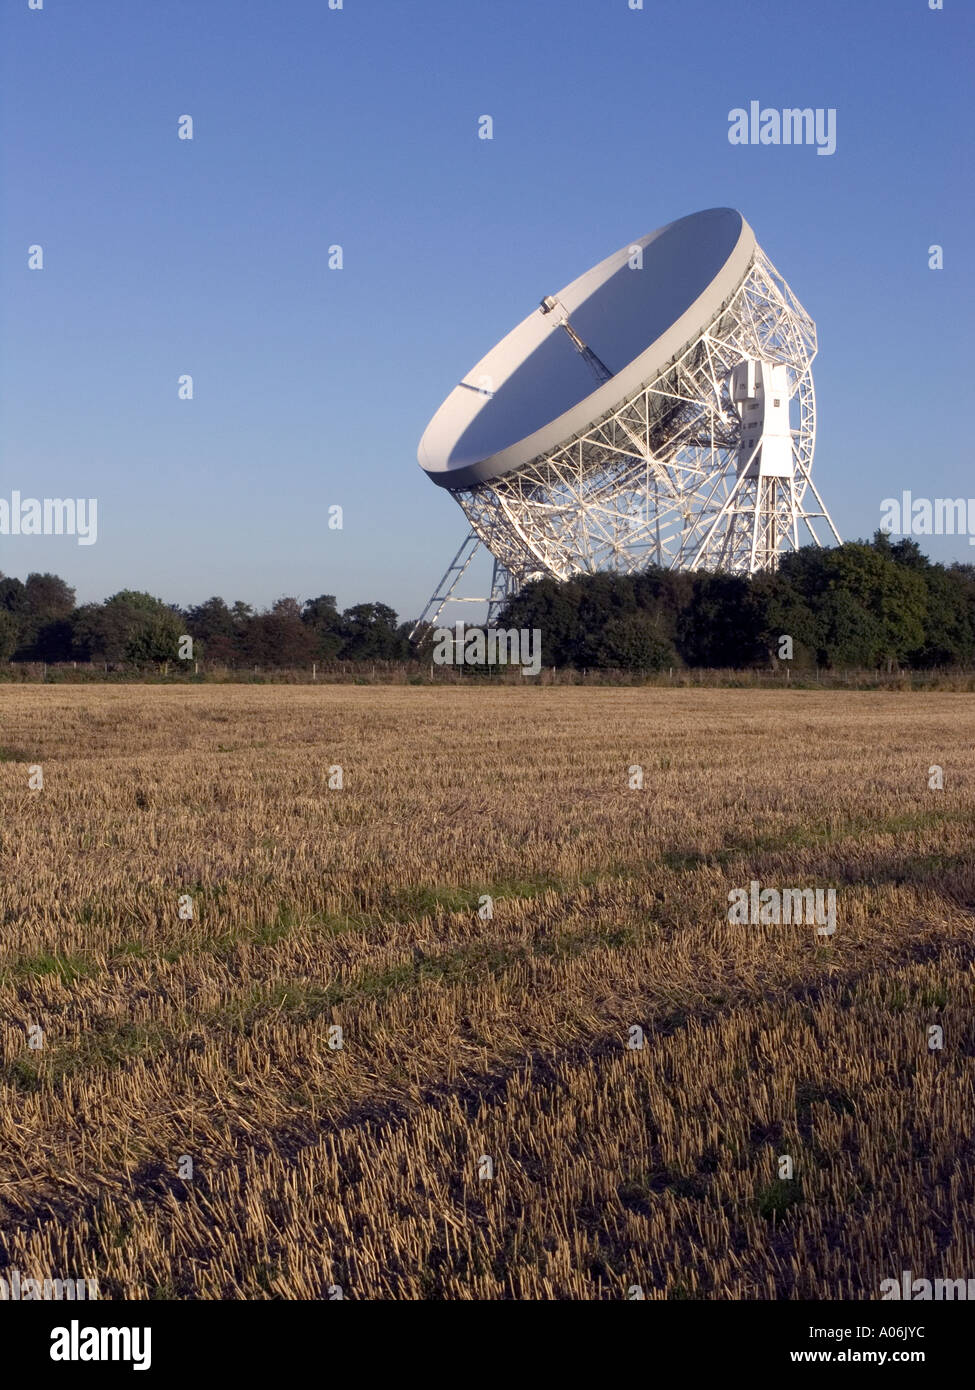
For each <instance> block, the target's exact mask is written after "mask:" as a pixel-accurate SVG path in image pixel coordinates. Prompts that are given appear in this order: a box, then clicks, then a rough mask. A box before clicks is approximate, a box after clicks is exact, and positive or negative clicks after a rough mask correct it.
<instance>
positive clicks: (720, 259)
mask: <svg viewBox="0 0 975 1390" xmlns="http://www.w3.org/2000/svg"><path fill="white" fill-rule="evenodd" d="M637 247H639V248H640V250H641V252H642V265H638V268H633V267H634V262H638V261H639V259H640V258H638V257H636V256H635V248H637ZM755 249H756V242H755V234H754V232H753V231H752V229H751V227H750V226H749V225H748V223H747V222H746V221H745V219H744V218H743V217H742V215H741V213H740V212H736V211H735V210H734V209H733V208H710V209H708V210H707V211H705V212H696V213H693V214H692V215H691V216H689V217H681V218H679V219H678V221H676V222H671V223H669V224H668V225H667V226H666V227H661V228H660V229H659V230H658V231H655V232H651V233H650V235H649V236H645V237H643V238H641V239H640V240H639V241H635V242H631V243H629V244H628V245H627V246H625V247H623V248H622V249H621V250H619V251H617V252H616V253H615V254H614V255H612V256H608V257H607V258H606V260H604V261H600V263H599V264H598V265H596V266H594V267H593V268H592V269H591V270H588V271H586V273H585V274H584V275H580V276H579V278H578V279H576V280H573V281H572V283H571V284H569V285H566V287H565V288H564V289H562V290H560V291H559V292H558V294H557V295H555V296H554V299H555V300H556V301H557V302H558V305H557V308H556V309H555V310H554V311H550V312H545V311H544V309H543V308H542V307H539V308H537V309H536V310H535V311H534V312H533V313H531V314H529V315H528V317H527V318H525V319H523V320H522V322H521V323H520V324H519V325H518V326H517V328H514V329H512V331H511V332H510V333H509V334H508V335H507V337H506V338H503V339H502V340H501V342H500V343H498V345H497V346H496V347H494V348H492V350H491V351H490V352H489V353H488V354H487V355H486V356H485V357H482V358H481V360H480V362H478V363H477V365H476V366H475V367H473V368H472V369H471V370H470V371H469V372H468V373H467V375H466V376H465V377H464V378H463V380H462V381H461V383H460V385H458V386H457V387H455V389H454V390H453V391H452V392H451V393H450V395H449V396H448V397H447V399H446V400H445V401H444V403H443V405H442V406H441V407H440V409H439V410H438V411H437V413H436V415H435V416H434V417H433V419H432V420H431V421H430V424H429V425H428V426H427V429H426V431H425V432H424V435H423V438H422V439H421V440H420V446H419V450H418V459H419V462H420V466H421V467H422V468H423V470H424V471H425V472H426V473H427V474H428V476H429V477H430V478H431V479H432V480H433V481H434V482H435V483H437V484H438V485H439V486H440V487H445V488H450V489H464V488H470V487H474V486H476V485H477V484H479V483H485V482H488V481H490V480H491V479H495V478H499V477H501V476H503V475H504V474H505V473H508V472H510V471H511V470H512V469H515V468H520V467H521V466H522V465H523V464H526V463H529V462H530V461H531V460H532V459H535V458H537V457H538V456H539V455H541V454H544V453H546V452H547V451H549V450H551V449H553V448H555V447H556V446H557V445H558V444H559V443H560V442H561V441H563V440H565V439H567V438H569V437H570V436H571V435H573V434H574V433H576V432H578V431H579V430H582V429H584V428H585V427H586V426H587V424H589V423H590V422H591V421H593V420H597V419H599V418H600V417H601V416H602V415H604V414H606V413H607V412H609V411H611V410H612V409H613V407H614V406H615V405H616V404H617V403H618V402H619V401H620V400H621V399H623V398H624V397H626V396H627V395H630V394H632V392H633V391H635V390H637V389H638V388H639V387H640V386H641V385H642V384H643V383H645V382H647V381H650V380H651V379H652V378H653V377H655V376H656V375H657V374H658V373H659V372H660V370H661V369H662V368H663V367H665V366H666V365H667V363H668V362H670V361H671V360H672V359H673V358H674V357H676V356H677V355H678V354H679V353H680V352H681V351H682V349H683V348H684V347H686V345H687V344H688V343H690V342H692V341H693V340H694V339H695V338H696V337H697V336H698V334H699V333H700V332H701V331H702V330H703V329H704V328H706V327H707V325H708V324H710V323H712V322H713V321H714V319H715V318H716V317H717V315H718V314H719V313H720V311H721V309H722V307H723V306H724V304H725V303H726V302H727V301H728V300H729V299H730V298H731V296H732V295H734V293H735V291H736V290H737V289H738V288H739V286H740V285H741V282H742V280H743V278H744V277H745V275H746V274H747V272H748V269H749V266H750V264H751V262H752V259H753V256H754V254H755ZM563 310H564V311H565V314H567V315H568V319H569V323H570V324H571V328H572V330H573V333H574V335H575V337H576V339H577V340H579V341H581V343H582V344H584V345H585V347H586V348H587V349H588V350H589V352H590V353H592V354H594V355H595V358H596V359H597V361H598V363H599V364H600V365H601V366H603V367H604V368H605V369H606V373H604V374H609V379H608V380H604V381H603V382H602V384H599V380H600V379H599V377H598V376H594V374H593V367H592V364H591V361H590V360H587V357H586V356H585V355H584V354H583V353H582V352H580V351H579V349H578V347H577V345H576V343H575V342H574V341H573V337H572V336H570V334H569V333H568V332H566V331H564V329H563V327H562V321H563V319H564V317H565V314H564V313H563V312H562V311H563Z"/></svg>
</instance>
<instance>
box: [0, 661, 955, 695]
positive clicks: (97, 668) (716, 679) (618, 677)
mask: <svg viewBox="0 0 975 1390" xmlns="http://www.w3.org/2000/svg"><path fill="white" fill-rule="evenodd" d="M0 682H8V683H9V682H17V683H29V684H48V685H59V684H66V685H71V684H104V683H106V682H108V683H119V684H125V683H136V684H139V683H146V684H172V685H208V684H217V685H220V684H238V685H312V684H322V685H438V686H439V685H484V684H489V685H519V686H523V685H543V686H552V685H582V686H647V687H652V688H666V687H681V688H707V687H715V688H721V687H725V688H731V689H740V688H754V689H798V690H951V691H959V692H971V691H975V671H972V670H959V669H957V668H954V667H939V668H932V669H929V670H909V669H904V668H896V667H895V668H894V669H892V670H888V669H886V668H880V669H857V670H829V669H826V668H818V667H809V668H793V666H792V665H791V664H790V663H787V662H780V663H777V664H776V666H775V667H774V668H772V667H768V666H766V667H754V668H747V669H742V670H736V669H733V668H727V669H709V668H708V669H706V668H703V667H679V668H678V667H669V668H667V669H665V670H661V671H632V670H609V669H599V670H576V669H575V668H573V667H554V666H548V667H543V668H542V669H541V670H540V671H539V672H538V673H537V674H524V673H523V670H522V667H520V666H517V665H495V666H486V665H477V666H462V665H444V666H438V665H434V664H432V663H430V662H421V661H321V662H314V663H312V664H310V665H308V666H301V667H272V666H260V665H246V666H244V665H241V666H226V665H222V664H219V663H216V662H207V661H196V662H161V663H160V662H145V663H140V664H135V663H132V662H111V661H108V662H105V661H92V662H82V661H77V662H73V661H69V662H59V663H50V664H48V663H45V662H40V661H37V662H31V661H17V662H6V663H0Z"/></svg>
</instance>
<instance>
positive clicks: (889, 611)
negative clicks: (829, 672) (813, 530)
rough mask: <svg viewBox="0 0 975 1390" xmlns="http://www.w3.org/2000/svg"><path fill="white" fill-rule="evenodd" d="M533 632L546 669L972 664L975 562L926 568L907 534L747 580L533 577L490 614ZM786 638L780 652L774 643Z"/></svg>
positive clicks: (789, 561) (793, 560) (810, 552)
mask: <svg viewBox="0 0 975 1390" xmlns="http://www.w3.org/2000/svg"><path fill="white" fill-rule="evenodd" d="M499 622H500V624H501V625H502V626H505V627H518V628H521V627H528V628H538V629H540V631H541V632H542V641H543V660H544V663H545V665H546V666H573V667H576V668H577V669H580V670H583V669H592V668H600V667H603V668H605V667H611V668H614V669H622V670H647V671H659V670H666V669H667V668H669V667H675V668H679V667H681V666H689V667H711V668H726V667H735V668H738V669H742V668H747V667H756V666H761V665H766V664H769V663H774V662H777V661H778V660H779V659H780V655H781V653H782V651H783V650H785V651H791V661H792V662H793V664H794V666H795V667H797V668H803V667H806V668H812V667H813V666H820V667H828V668H834V669H841V668H850V667H854V668H874V669H876V668H878V667H883V666H886V667H887V668H888V669H892V668H893V667H894V666H897V667H908V668H918V669H923V668H931V667H943V666H957V667H963V668H971V667H973V666H975V565H969V564H953V565H949V566H944V565H940V564H932V563H931V562H930V561H929V560H928V559H927V557H926V556H924V555H923V554H922V553H921V551H920V548H919V547H918V545H917V542H916V541H913V540H911V539H910V538H909V537H904V539H902V540H899V541H897V542H895V543H892V542H891V540H890V537H889V536H888V535H887V533H886V532H882V531H878V532H877V533H876V535H875V536H874V538H873V540H872V541H870V542H865V541H854V542H849V543H847V544H845V545H839V546H835V547H833V548H831V549H828V550H821V549H819V548H818V547H816V546H806V547H804V548H803V549H801V550H798V551H796V552H792V553H789V554H786V555H783V556H782V558H781V560H780V562H779V567H778V569H776V570H774V571H771V572H764V573H760V574H756V575H754V576H752V577H750V578H746V577H742V576H737V575H730V574H721V573H703V572H698V573H694V574H690V573H687V572H686V571H685V572H677V571H673V570H661V569H650V570H647V571H644V572H642V573H640V574H635V575H626V576H619V575H609V574H595V575H581V576H578V577H576V578H574V579H571V580H569V581H567V582H565V583H558V582H556V581H554V580H551V579H543V580H539V581H537V582H536V583H534V584H532V585H531V586H529V587H528V588H526V589H524V590H523V591H522V592H521V593H520V594H519V595H517V597H515V598H514V599H513V600H512V601H511V602H510V603H509V604H508V606H507V608H506V610H505V612H504V613H503V615H502V616H501V618H500V619H499ZM783 637H788V638H789V639H790V642H789V644H788V646H786V647H783V644H782V638H783Z"/></svg>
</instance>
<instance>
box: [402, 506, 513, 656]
mask: <svg viewBox="0 0 975 1390" xmlns="http://www.w3.org/2000/svg"><path fill="white" fill-rule="evenodd" d="M480 545H481V539H480V537H479V536H478V534H477V532H476V531H469V532H468V533H467V535H466V536H465V537H464V540H463V542H462V544H461V547H460V549H459V550H458V552H457V554H456V555H455V556H454V558H453V559H452V560H451V562H450V564H449V565H448V566H447V570H446V573H445V574H444V577H443V578H442V579H441V581H440V583H439V584H438V585H437V587H436V589H434V591H433V593H432V595H431V596H430V599H429V601H428V602H427V606H426V607H425V608H424V610H423V612H422V614H421V615H420V617H419V618H418V619H417V621H416V622H415V623H414V624H413V627H412V629H411V631H410V641H411V642H412V641H413V639H414V638H415V637H416V635H417V633H418V632H419V631H420V629H421V628H422V627H423V625H424V623H429V624H430V626H431V627H436V625H437V619H438V618H439V617H440V614H441V613H442V612H443V610H444V608H445V607H446V606H447V604H448V603H486V604H487V606H488V616H487V621H488V626H489V627H493V626H494V624H495V623H496V621H497V617H498V614H499V613H500V612H501V609H502V608H503V607H504V605H505V604H506V603H507V601H508V599H509V598H511V597H512V596H513V595H514V594H515V593H516V592H517V588H518V586H517V585H515V584H513V582H512V578H511V575H510V574H509V573H508V571H507V570H506V569H505V567H504V566H503V565H502V564H501V562H500V561H499V560H498V558H497V556H495V558H494V571H493V573H492V575H491V596H490V598H487V599H485V598H482V597H468V596H467V595H460V594H455V593H454V590H455V589H456V588H457V585H458V584H459V583H460V581H461V580H462V579H463V577H464V575H465V574H466V573H467V570H468V567H469V566H470V563H471V561H472V560H473V558H474V556H475V555H476V554H477V551H478V549H479V547H480Z"/></svg>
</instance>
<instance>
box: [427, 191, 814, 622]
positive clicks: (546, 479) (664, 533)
mask: <svg viewBox="0 0 975 1390" xmlns="http://www.w3.org/2000/svg"><path fill="white" fill-rule="evenodd" d="M815 355H816V325H815V324H814V323H813V321H812V319H811V318H810V317H809V315H808V314H807V313H806V311H805V309H803V307H802V305H801V304H800V303H799V301H798V299H796V297H795V295H794V294H793V292H792V290H791V289H790V288H789V286H788V285H787V284H786V282H785V280H784V279H783V278H782V276H781V275H780V274H779V272H778V271H777V270H776V269H775V267H774V266H773V265H772V263H771V261H770V260H769V259H768V257H767V256H766V255H765V253H764V251H762V249H761V247H760V246H759V245H758V243H757V241H756V240H755V234H754V232H753V231H752V229H751V227H750V226H749V225H748V223H747V222H746V221H745V219H744V217H742V215H741V213H739V212H736V211H734V210H733V209H731V208H711V209H709V210H708V211H706V212H698V213H694V214H692V215H691V216H690V217H682V218H680V219H679V220H678V221H676V222H671V223H670V224H669V225H668V226H666V227H661V228H660V229H659V230H658V231H656V232H651V233H650V235H649V236H645V237H643V238H641V240H639V241H636V242H633V243H631V244H630V245H629V246H625V247H623V248H622V250H620V251H617V252H616V253H615V255H612V256H609V257H608V258H607V259H606V260H604V261H601V262H600V263H599V264H598V265H597V266H594V267H593V269H592V270H589V271H587V272H586V273H585V274H584V275H581V276H580V277H579V278H578V279H577V280H573V281H572V283H571V284H569V285H567V286H566V287H565V288H564V289H562V290H560V291H559V292H558V294H554V295H547V296H546V297H545V298H544V299H542V301H541V304H540V305H539V307H538V308H537V309H535V311H534V312H533V313H531V314H529V316H528V317H527V318H526V319H523V320H522V322H521V323H520V324H519V325H518V326H517V328H514V329H512V331H511V332H510V333H509V334H508V335H507V337H506V338H503V339H502V340H501V342H500V343H498V344H497V346H496V347H494V348H492V350H491V351H490V352H489V353H488V354H487V355H486V356H485V357H482V358H481V360H480V362H478V363H477V365H476V366H475V367H473V368H472V369H471V370H470V371H469V372H468V373H467V375H466V376H465V377H464V378H463V379H462V380H461V381H460V383H459V384H458V385H457V386H456V387H455V388H454V390H453V391H452V392H451V393H450V395H449V396H448V397H447V399H446V400H445V401H444V403H443V405H442V406H441V407H440V409H439V410H438V411H437V413H436V415H434V417H433V419H432V420H431V421H430V424H429V425H428V426H427V429H426V431H425V433H424V435H423V438H422V439H421V441H420V446H419V450H418V458H419V462H420V466H421V467H422V468H423V470H424V471H425V472H426V474H427V476H428V477H430V478H431V479H432V480H433V482H434V483H436V484H437V486H438V487H442V488H446V489H447V490H448V491H449V492H450V493H451V494H452V495H453V496H454V498H455V499H456V501H457V502H458V503H459V504H460V506H461V508H462V509H463V511H464V514H465V516H466V517H467V520H468V523H469V528H470V529H469V531H468V534H467V536H466V537H465V539H464V542H463V544H462V545H461V547H460V549H459V551H458V552H457V555H456V556H455V557H454V559H453V561H452V562H451V564H450V566H449V567H448V569H447V572H446V574H445V575H444V577H443V579H442V580H441V582H440V584H439V585H438V586H437V589H436V590H435V591H434V594H433V596H432V597H431V599H430V602H429V603H428V604H427V607H426V609H425V610H424V613H423V616H422V617H421V618H420V620H419V622H418V623H417V624H416V627H415V628H414V632H416V631H418V629H419V627H420V626H421V624H422V623H424V622H433V623H435V622H436V620H437V618H438V617H439V615H440V612H441V610H442V609H443V607H444V605H445V604H446V603H447V602H472V603H482V604H483V603H484V601H485V600H484V598H479V599H474V598H471V599H462V598H455V597H454V590H455V588H456V587H457V585H458V582H459V581H460V579H461V577H462V576H463V575H464V573H465V572H466V570H467V568H468V566H469V565H470V562H471V560H472V558H473V556H474V554H475V552H476V551H477V549H478V547H479V546H480V545H484V546H485V547H486V548H487V549H488V550H489V551H490V553H491V555H492V556H493V557H494V575H493V580H492V585H491V594H490V597H489V599H488V622H489V623H490V622H492V621H493V620H494V619H495V617H496V616H497V613H498V611H499V609H500V608H501V606H502V605H503V604H504V602H505V600H506V599H507V598H509V597H510V596H512V595H513V594H515V593H517V591H518V590H519V589H520V588H521V587H522V585H524V584H525V583H527V582H528V581H529V580H532V579H536V578H539V577H541V576H551V577H553V578H555V579H560V580H564V579H568V578H570V577H571V576H572V575H576V574H581V573H592V572H594V571H597V570H614V571H616V572H618V573H621V574H632V573H634V572H636V571H639V570H642V569H645V568H647V567H648V566H650V565H659V566H661V567H662V568H667V569H686V570H699V569H704V570H723V571H725V572H728V573H732V574H754V573H755V572H756V571H757V570H766V569H773V568H774V567H775V566H776V564H777V562H778V558H779V556H780V555H781V554H782V553H783V552H784V551H786V550H789V549H793V550H795V549H798V548H799V546H800V544H807V543H808V538H809V537H811V540H812V542H813V543H814V544H816V545H820V544H821V543H822V542H821V541H820V539H819V537H818V536H817V534H816V530H815V527H814V523H816V522H818V523H820V526H821V527H822V525H823V524H824V523H825V527H826V528H828V531H829V532H831V533H832V536H833V538H834V539H835V540H836V541H837V543H839V539H840V538H839V535H838V533H837V530H836V527H835V526H834V525H833V522H832V520H831V519H830V516H829V513H828V512H827V511H826V507H825V506H824V504H823V501H822V499H821V497H820V496H819V493H818V492H817V491H816V486H815V484H814V483H813V481H812V458H813V446H814V443H815V437H816V405H815V396H814V393H813V380H812V361H813V358H814V357H815Z"/></svg>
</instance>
